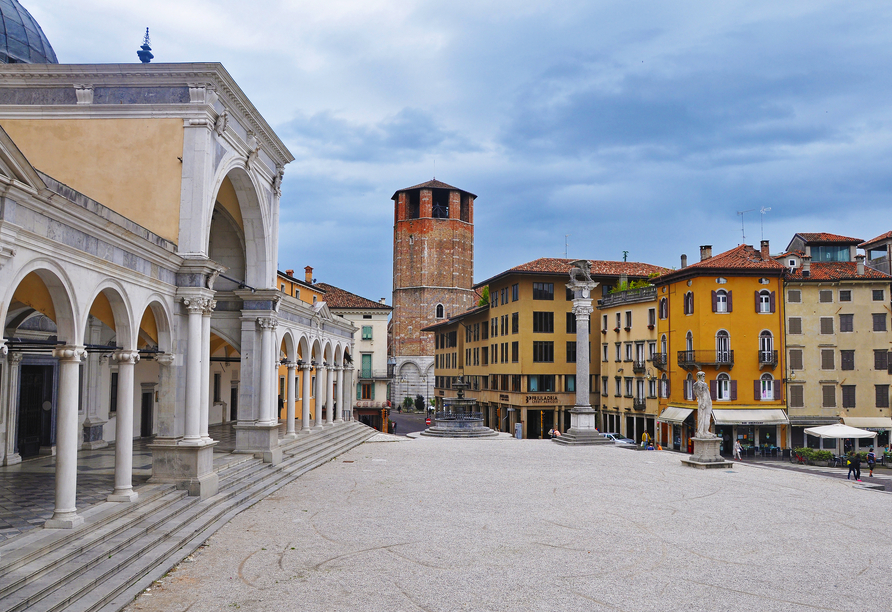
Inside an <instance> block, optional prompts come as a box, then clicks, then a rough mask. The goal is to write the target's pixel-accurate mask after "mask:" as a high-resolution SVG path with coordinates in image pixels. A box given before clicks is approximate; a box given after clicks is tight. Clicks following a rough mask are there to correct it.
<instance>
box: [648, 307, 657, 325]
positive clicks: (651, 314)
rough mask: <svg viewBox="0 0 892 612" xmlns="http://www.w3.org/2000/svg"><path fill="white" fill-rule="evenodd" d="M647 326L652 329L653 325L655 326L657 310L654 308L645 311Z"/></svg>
mask: <svg viewBox="0 0 892 612" xmlns="http://www.w3.org/2000/svg"><path fill="white" fill-rule="evenodd" d="M647 324H648V326H650V328H651V329H653V327H654V325H656V324H657V309H656V308H648V309H647Z"/></svg>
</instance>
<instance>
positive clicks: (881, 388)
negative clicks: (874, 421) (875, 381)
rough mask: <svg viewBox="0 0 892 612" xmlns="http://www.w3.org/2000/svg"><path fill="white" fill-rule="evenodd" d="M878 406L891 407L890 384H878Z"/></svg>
mask: <svg viewBox="0 0 892 612" xmlns="http://www.w3.org/2000/svg"><path fill="white" fill-rule="evenodd" d="M876 396H877V408H888V407H889V385H876Z"/></svg>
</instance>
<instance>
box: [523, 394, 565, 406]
mask: <svg viewBox="0 0 892 612" xmlns="http://www.w3.org/2000/svg"><path fill="white" fill-rule="evenodd" d="M526 403H527V404H557V403H558V397H557V395H527V399H526Z"/></svg>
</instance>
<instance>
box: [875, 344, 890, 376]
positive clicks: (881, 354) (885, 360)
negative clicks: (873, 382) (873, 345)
mask: <svg viewBox="0 0 892 612" xmlns="http://www.w3.org/2000/svg"><path fill="white" fill-rule="evenodd" d="M873 369H874V370H882V371H884V372H886V371H888V369H889V351H887V350H886V349H878V350H874V352H873Z"/></svg>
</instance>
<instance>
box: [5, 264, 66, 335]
mask: <svg viewBox="0 0 892 612" xmlns="http://www.w3.org/2000/svg"><path fill="white" fill-rule="evenodd" d="M31 274H33V275H34V276H33V277H31V276H30V275H31ZM28 279H30V280H28ZM23 282H24V283H30V282H34V283H36V286H37V287H38V289H40V288H42V290H43V294H45V300H46V304H44V305H43V307H44V309H46V310H52V312H51V313H48V312H44V313H43V314H45V315H46V316H47V317H48V318H50V319H51V320H52V321H53V323H55V325H56V337H57V338H58V339H59V340H60V341H64V342H65V343H67V344H70V345H77V344H80V341H81V339H82V335H81V333H82V329H83V328H82V327H80V326H78V325H77V320H78V318H79V317H78V316H77V312H78V308H77V300H76V297H75V295H76V294H75V292H74V289H73V285H72V283H71V279H69V278H68V275H67V274H66V273H65V271H64V270H63V269H62V268H61V267H60V266H59V265H57V264H56V263H55V262H53V261H51V260H49V259H35V260H33V261H31V262H29V263H28V265H26V266H24V267H23V268H22V269H21V270H19V272H18V274H16V276H15V278H14V280H13V282H12V283H10V287H9V289H8V290H7V295H6V297H5V298H4V300H3V303H2V304H0V320H2V321H3V325H4V330H5V328H6V325H7V323H8V321H7V317H8V315H9V312H10V308H11V307H12V306H13V300H14V299H16V300H17V298H16V292H17V291H18V289H19V287H20V286H21V285H22V284H23ZM20 297H21V296H20ZM32 297H36V296H32ZM17 301H18V300H17ZM21 303H22V304H23V305H24V306H25V307H30V308H32V309H33V310H37V311H40V309H39V308H34V306H38V304H37V303H34V302H32V304H28V303H26V302H21ZM51 315H52V316H51Z"/></svg>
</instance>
